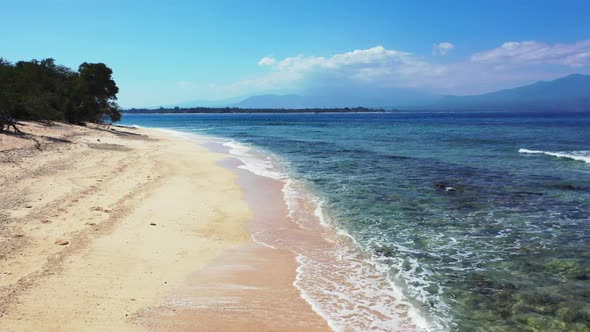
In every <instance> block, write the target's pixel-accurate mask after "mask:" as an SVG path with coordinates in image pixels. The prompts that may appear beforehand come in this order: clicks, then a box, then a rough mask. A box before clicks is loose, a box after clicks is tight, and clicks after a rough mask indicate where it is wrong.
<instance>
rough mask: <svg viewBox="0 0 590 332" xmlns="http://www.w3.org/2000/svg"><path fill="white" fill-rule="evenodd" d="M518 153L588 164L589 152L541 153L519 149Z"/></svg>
mask: <svg viewBox="0 0 590 332" xmlns="http://www.w3.org/2000/svg"><path fill="white" fill-rule="evenodd" d="M518 152H519V153H526V154H544V155H547V156H552V157H557V158H567V159H573V160H578V161H583V162H585V163H586V164H590V151H558V152H551V151H542V150H529V149H519V150H518Z"/></svg>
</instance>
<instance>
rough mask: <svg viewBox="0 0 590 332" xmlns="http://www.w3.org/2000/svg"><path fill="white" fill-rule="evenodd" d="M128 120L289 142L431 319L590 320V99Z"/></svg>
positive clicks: (533, 324)
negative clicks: (444, 109) (504, 109)
mask: <svg viewBox="0 0 590 332" xmlns="http://www.w3.org/2000/svg"><path fill="white" fill-rule="evenodd" d="M121 124H125V125H139V126H145V127H159V128H167V129H174V130H178V131H184V132H193V133H198V134H205V135H214V136H219V137H224V138H227V139H230V140H234V141H235V142H239V143H240V144H244V145H246V146H251V147H254V148H256V149H259V150H260V151H264V152H266V153H269V154H272V155H274V156H276V157H277V159H278V160H281V162H282V163H283V165H282V166H283V168H284V169H286V170H288V174H289V176H290V177H291V178H293V179H296V180H298V181H302V182H304V183H305V184H306V186H307V187H308V188H309V189H310V190H311V191H312V192H313V193H314V194H315V195H317V196H318V197H320V198H321V199H322V201H323V203H324V204H323V208H324V209H326V210H327V211H328V212H329V213H328V214H329V216H330V218H331V219H332V222H333V223H334V224H335V225H336V226H337V227H339V228H340V229H342V230H344V231H346V232H347V233H348V234H350V235H351V236H352V237H353V238H354V239H355V241H356V243H357V245H358V246H359V250H361V251H362V253H363V254H364V255H365V256H366V257H367V259H368V260H370V261H371V262H373V263H374V264H379V265H380V266H381V267H386V268H385V269H382V270H383V271H384V273H386V274H387V276H388V278H390V279H391V280H392V281H393V282H394V283H395V285H397V287H399V289H400V290H401V291H402V292H403V293H404V295H405V296H406V297H407V298H408V299H409V302H410V303H412V305H413V306H415V307H416V308H417V309H418V310H419V311H420V312H421V313H423V315H424V317H427V319H428V320H430V321H431V322H432V325H431V329H432V330H451V331H474V330H481V331H519V330H522V331H588V330H589V326H590V280H589V279H590V114H588V113H587V114H561V115H559V114H537V115H535V114H531V113H522V114H493V113H392V114H288V115H281V114H223V115H221V114H219V115H214V114H209V115H205V114H179V115H173V114H170V115H134V114H125V115H124V116H123V120H122V123H121ZM440 183H443V184H445V185H446V186H447V187H453V188H454V189H455V190H449V191H447V190H445V189H442V188H440V187H441V186H440V185H439V186H437V184H440Z"/></svg>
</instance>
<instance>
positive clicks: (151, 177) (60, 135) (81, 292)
mask: <svg viewBox="0 0 590 332" xmlns="http://www.w3.org/2000/svg"><path fill="white" fill-rule="evenodd" d="M23 128H24V130H25V131H26V132H29V133H30V134H33V135H35V136H36V137H37V138H38V139H37V140H41V143H39V144H40V145H39V146H38V149H35V148H34V144H35V143H34V142H29V139H27V140H26V141H25V140H23V138H22V137H16V136H10V135H8V136H2V137H0V138H1V139H2V141H0V157H1V158H2V159H1V160H0V161H2V163H0V167H1V168H0V174H2V175H3V178H6V181H3V182H4V183H3V184H6V183H7V182H12V181H13V187H14V188H12V189H11V190H9V191H8V192H3V193H2V194H1V195H2V197H1V198H2V201H3V202H4V203H2V206H1V208H2V209H0V217H1V218H0V231H2V233H1V234H0V235H2V236H1V237H0V250H1V251H0V258H1V259H0V292H1V293H0V294H2V295H3V296H2V301H1V302H0V324H2V326H5V327H7V328H9V329H12V330H21V329H39V328H43V329H44V330H62V329H64V328H65V329H82V328H84V329H87V328H90V329H116V330H136V329H144V328H147V329H150V328H151V329H153V328H154V327H158V329H159V330H175V329H176V328H177V327H178V326H179V325H182V324H185V327H188V328H190V327H194V326H196V325H195V323H198V324H197V325H199V326H201V327H203V328H205V327H209V328H212V329H216V328H217V329H218V328H223V329H224V330H244V328H246V329H247V330H248V329H250V330H276V329H283V328H284V327H286V326H288V327H290V329H289V330H292V331H298V330H310V329H311V330H317V331H325V330H329V328H328V326H327V325H326V322H325V321H324V320H323V319H322V318H321V317H320V316H318V315H317V313H315V312H314V311H313V310H312V308H311V307H310V305H309V304H308V303H307V302H306V301H305V300H304V299H303V298H301V297H300V296H299V292H298V290H297V289H296V288H295V287H294V285H293V282H294V281H295V277H296V276H295V273H296V268H297V266H296V264H297V262H296V260H295V258H294V257H293V255H292V253H290V252H288V251H285V250H283V251H280V253H279V254H275V253H274V251H275V250H274V249H270V248H268V247H266V246H263V245H261V244H257V243H255V242H254V241H253V240H252V237H251V235H250V234H249V232H248V230H247V223H249V222H248V220H252V219H253V211H252V210H251V207H250V206H249V205H248V202H247V201H246V200H245V199H244V197H243V192H242V189H241V188H240V187H239V186H238V184H236V180H237V178H236V177H237V176H238V175H237V174H236V173H234V172H233V171H231V170H229V169H228V168H227V167H224V166H222V165H219V162H220V160H223V159H224V158H226V157H227V156H226V155H223V154H220V153H215V152H211V151H208V150H207V149H205V148H204V147H201V146H199V144H197V143H196V142H194V141H192V140H187V139H186V138H182V137H174V136H175V135H171V134H170V132H168V133H166V132H160V131H158V130H155V129H147V128H140V129H139V128H123V127H117V130H113V131H108V130H97V129H96V128H82V127H76V126H70V125H65V124H60V123H56V124H55V125H54V126H45V125H41V124H37V123H25V126H23ZM121 135H122V136H121ZM35 136H31V137H35ZM29 138H30V137H29ZM15 169H16V171H14V170H15ZM49 188H51V189H49ZM48 190H51V192H48ZM111 196H112V197H111ZM254 213H256V212H254ZM15 239H16V240H15ZM22 240H24V241H22ZM18 241H21V243H20V244H19V243H15V242H18ZM269 251H270V253H269ZM261 257H266V258H267V262H266V263H265V262H261V261H260V258H261ZM232 264H233V268H231V269H230V270H227V268H228V266H229V267H231V266H232ZM244 266H250V267H256V268H253V269H252V268H246V269H244ZM277 266H282V267H281V268H280V269H279V270H280V271H281V273H277V271H276V268H277ZM216 267H222V268H221V270H222V271H224V273H222V274H220V275H218V277H216V278H214V279H211V280H209V282H210V285H211V287H210V289H209V291H210V294H209V296H217V297H219V298H224V297H223V296H222V294H225V295H230V296H234V298H235V300H237V301H239V302H240V303H241V304H240V306H241V307H243V308H245V309H247V310H243V313H242V314H240V313H239V312H233V313H231V310H229V311H228V307H227V305H222V306H213V307H211V309H212V310H210V311H209V312H208V313H207V314H208V315H207V316H208V317H209V318H210V317H215V314H217V319H215V318H214V319H209V321H205V320H199V321H198V322H197V321H195V318H196V317H198V315H196V314H195V312H190V313H189V315H188V316H187V317H183V316H182V315H171V311H169V310H168V311H167V310H166V305H167V303H168V302H166V301H167V300H168V299H174V296H175V295H174V294H179V293H178V291H179V290H180V294H181V295H182V296H185V297H186V296H187V295H189V294H190V290H191V287H192V288H194V286H195V282H196V283H197V285H201V286H203V287H204V285H205V284H206V282H207V277H206V275H207V273H210V272H211V271H213V270H215V269H216ZM223 267H225V268H223ZM232 269H233V270H232ZM252 270H254V271H259V272H258V274H254V275H252V274H251V271H252ZM269 272H270V273H269ZM234 273H239V274H240V275H241V276H242V277H244V278H243V280H236V279H235V278H233V277H232V276H233V275H234ZM264 274H268V276H270V277H271V278H270V279H269V277H268V276H267V277H266V278H261V277H264ZM219 277H225V278H227V280H226V281H225V283H224V284H220V283H219V281H220V280H221V279H220V278H219ZM275 278H276V280H275ZM261 281H263V282H262V283H261ZM240 282H250V283H254V284H256V285H255V286H246V287H241V288H240V285H239V283H240ZM240 289H242V290H244V289H245V290H247V289H250V290H256V291H255V294H260V296H259V297H258V302H256V301H252V298H251V297H250V296H244V294H239V292H238V293H236V294H227V292H231V291H232V290H234V291H235V290H240ZM277 290H280V291H281V292H279V293H278V294H280V296H279V295H277V293H276V291H277ZM250 293H251V292H250ZM204 298H205V299H206V297H204V296H201V297H200V299H204ZM210 298H211V297H210ZM225 298H227V296H226V297H225ZM173 301H174V300H173ZM261 301H262V302H261ZM261 303H263V304H264V303H266V304H265V305H262V306H261V305H260V304H261ZM279 303H282V307H277V305H278V304H279ZM186 307H187V306H186V303H185V306H184V308H186ZM252 309H256V310H258V311H257V312H259V313H260V315H258V318H259V319H253V317H252V312H253V310H252ZM279 309H280V310H279ZM256 310H254V312H256ZM172 312H174V311H172ZM212 313H213V314H214V315H211V314H212ZM159 314H163V315H164V316H160V317H158V315H159ZM286 314H290V319H283V320H281V319H280V318H285V317H287V315H286ZM170 317H173V319H172V320H171V319H170ZM240 317H241V318H240ZM201 318H203V316H201ZM269 322H270V323H271V324H270V325H269Z"/></svg>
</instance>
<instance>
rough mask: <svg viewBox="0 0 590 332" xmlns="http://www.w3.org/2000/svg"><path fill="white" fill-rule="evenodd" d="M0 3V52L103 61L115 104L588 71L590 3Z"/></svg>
mask: <svg viewBox="0 0 590 332" xmlns="http://www.w3.org/2000/svg"><path fill="white" fill-rule="evenodd" d="M0 5H1V8H2V9H1V11H0V29H1V31H2V33H1V34H0V56H1V57H4V58H6V59H8V60H11V61H17V60H29V59H33V58H36V59H42V58H46V57H53V58H55V59H56V61H57V62H58V63H60V64H64V65H66V66H69V67H73V68H76V67H77V66H78V65H79V64H80V63H81V62H84V61H87V62H104V63H106V64H107V65H108V66H110V67H111V68H113V70H114V76H115V80H116V81H117V83H118V85H119V87H120V93H119V103H120V104H121V105H122V106H124V107H131V106H156V105H167V104H174V103H177V102H184V101H190V100H211V99H225V98H232V97H239V96H249V95H255V94H262V93H307V94H321V93H325V92H326V91H331V90H330V88H331V87H333V86H335V85H337V86H342V87H343V88H342V93H348V92H349V91H355V90H356V91H361V90H362V89H358V88H359V87H363V88H400V87H401V88H408V87H410V88H415V89H420V90H424V91H430V92H436V93H453V94H472V93H480V92H486V91H491V90H495V89H499V88H505V87H513V86H517V85H521V84H525V83H530V82H533V81H536V80H540V79H552V78H555V77H558V76H561V75H565V74H569V73H574V72H580V73H590V19H589V18H588V17H589V16H590V14H589V13H590V1H542V0H537V1H523V0H521V1H341V0H340V1H279V0H276V1H166V2H164V1H159V2H156V1H124V0H119V1H110V0H102V1H59V0H58V1H6V0H0ZM336 83H337V84H336Z"/></svg>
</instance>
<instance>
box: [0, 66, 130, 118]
mask: <svg viewBox="0 0 590 332" xmlns="http://www.w3.org/2000/svg"><path fill="white" fill-rule="evenodd" d="M112 74H113V71H112V70H111V69H110V68H109V67H107V66H106V65H105V64H104V63H86V62H85V63H83V64H81V65H80V66H79V67H78V71H77V72H76V71H73V70H72V69H70V68H67V67H65V66H60V65H57V64H56V63H55V60H54V59H45V60H41V61H38V60H31V61H19V62H16V63H14V64H13V63H11V62H9V61H7V60H5V59H2V58H0V114H1V115H2V116H3V117H4V118H13V119H16V120H50V121H67V122H71V123H78V124H80V123H84V122H96V123H101V122H105V121H111V122H112V121H118V120H120V118H121V113H120V109H119V106H118V105H117V103H116V100H117V93H118V92H119V88H118V87H117V84H116V83H115V81H114V80H113V78H112Z"/></svg>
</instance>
